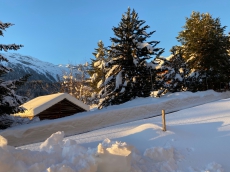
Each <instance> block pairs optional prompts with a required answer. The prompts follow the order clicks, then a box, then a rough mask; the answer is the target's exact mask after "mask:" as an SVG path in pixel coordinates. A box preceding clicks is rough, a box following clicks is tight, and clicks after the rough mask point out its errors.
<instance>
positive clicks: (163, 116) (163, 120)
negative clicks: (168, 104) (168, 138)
mask: <svg viewBox="0 0 230 172" xmlns="http://www.w3.org/2000/svg"><path fill="white" fill-rule="evenodd" d="M162 127H163V128H162V130H163V131H166V122H165V110H162Z"/></svg>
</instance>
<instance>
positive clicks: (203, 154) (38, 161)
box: [0, 91, 230, 172]
mask: <svg viewBox="0 0 230 172" xmlns="http://www.w3.org/2000/svg"><path fill="white" fill-rule="evenodd" d="M195 95H196V96H195V97H198V98H194V97H193V96H194V94H193V93H174V94H170V95H166V96H165V97H163V98H160V99H157V101H156V102H159V103H156V102H155V103H152V102H151V101H150V98H146V102H144V101H145V100H144V99H137V100H134V101H132V102H127V103H126V105H125V104H123V105H120V106H115V107H111V109H109V108H108V109H106V110H104V111H103V112H104V113H106V112H107V118H104V121H114V119H113V118H114V117H112V115H114V114H115V111H118V112H120V113H121V112H122V109H123V111H124V112H125V111H126V113H127V115H128V116H130V115H129V113H128V111H129V110H130V109H132V108H134V109H135V110H136V111H138V107H139V108H140V109H142V108H141V107H143V106H144V108H145V109H147V108H148V107H149V106H153V107H156V104H157V105H158V106H159V109H160V107H161V106H160V105H161V104H162V106H163V104H164V105H165V106H164V107H167V108H168V109H170V108H169V107H171V110H180V109H184V108H187V107H188V105H185V104H186V103H185V101H186V100H187V101H188V102H189V103H190V107H192V106H194V105H197V103H201V102H203V103H204V97H206V99H207V100H206V101H208V98H209V101H212V100H214V97H215V98H216V99H217V98H218V99H220V98H221V97H224V95H225V96H226V97H229V92H226V93H224V94H219V93H214V92H212V91H207V92H200V93H199V94H195ZM192 97H193V98H192ZM202 98H203V100H202V101H200V102H199V100H201V99H202ZM164 99H165V100H164ZM154 100H155V99H154ZM179 100H182V101H179ZM190 100H193V101H190ZM183 102H184V103H183ZM180 103H181V106H180ZM174 104H176V105H177V109H175V105H174ZM229 104H230V99H222V100H219V101H215V102H211V103H207V104H203V105H200V106H196V107H192V108H187V109H184V110H180V111H177V112H174V113H170V114H167V115H166V124H167V131H166V132H163V131H162V129H161V128H162V127H161V126H162V124H161V117H160V116H158V117H154V118H148V119H142V120H138V121H134V122H129V123H126V124H120V125H114V126H110V127H107V128H101V129H98V130H94V131H91V132H87V133H84V134H79V135H74V136H69V137H65V138H64V132H62V131H65V129H66V125H62V124H63V123H61V121H65V119H64V118H63V119H59V120H56V123H58V122H59V124H60V128H57V129H62V130H59V132H56V133H54V134H53V135H52V136H51V137H49V138H48V139H47V140H46V141H44V142H42V143H36V144H31V145H25V146H22V147H18V148H14V147H12V146H8V145H7V141H6V139H4V138H3V137H1V138H0V172H5V171H31V172H32V171H49V172H74V171H79V172H223V171H225V172H229V171H230V163H229V159H230V149H229V143H230V113H229V112H230V106H229ZM148 105H149V106H148ZM144 108H143V109H144ZM125 109H126V110H125ZM148 110H149V109H147V111H148ZM132 112H134V110H133V111H132ZM139 112H145V111H143V110H142V111H139ZM166 112H167V109H166ZM149 113H150V112H149V111H148V112H146V113H144V116H145V115H146V114H149ZM155 113H156V112H155V111H153V114H152V116H154V115H155ZM83 114H84V113H82V117H81V118H79V119H82V118H83ZM87 114H90V116H91V117H95V118H96V115H100V114H98V112H97V111H94V112H87V113H85V116H86V117H88V115H87ZM122 114H123V113H122ZM134 114H135V113H134ZM140 115H142V114H140ZM119 117H121V115H120V116H119ZM141 117H143V116H141ZM73 118H74V117H72V118H71V119H72V120H73ZM75 118H76V117H75ZM109 118H112V119H111V120H109ZM92 120H93V119H92ZM122 120H123V118H122ZM122 120H121V122H124V121H125V120H123V121H122ZM57 121H58V122H57ZM48 122H49V121H46V122H45V123H44V124H43V126H44V125H45V124H47V126H50V125H51V124H49V123H48ZM75 122H76V121H75ZM41 123H43V122H41ZM41 123H40V122H39V123H37V124H33V125H34V128H33V127H32V124H31V126H30V125H28V126H29V129H28V130H25V128H24V127H25V126H18V127H15V128H12V129H10V130H9V131H8V136H9V134H10V133H11V134H12V132H13V131H15V133H16V134H15V137H16V135H17V134H18V133H20V132H21V135H18V140H20V139H21V140H23V139H26V137H21V136H23V135H25V134H27V135H29V134H30V132H31V133H33V134H34V136H33V137H34V138H36V137H37V135H36V134H35V131H34V130H36V129H37V126H39V125H40V124H41ZM108 123H109V124H110V122H108ZM89 124H91V123H89ZM99 124H101V127H104V125H102V124H105V122H103V121H101V123H99ZM71 125H72V123H70V126H71ZM79 125H80V124H79ZM61 127H62V128H61ZM73 128H74V126H73ZM89 128H91V126H90V125H89ZM13 129H14V130H13ZM67 129H69V128H68V127H67ZM47 130H48V129H47ZM43 131H44V132H45V131H46V130H45V129H44V130H43ZM66 131H67V133H68V130H66ZM25 132H26V133H25ZM2 133H4V132H1V133H0V135H2ZM6 133H7V131H5V134H6ZM38 137H40V136H39V135H38Z"/></svg>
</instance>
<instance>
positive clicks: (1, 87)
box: [0, 21, 29, 129]
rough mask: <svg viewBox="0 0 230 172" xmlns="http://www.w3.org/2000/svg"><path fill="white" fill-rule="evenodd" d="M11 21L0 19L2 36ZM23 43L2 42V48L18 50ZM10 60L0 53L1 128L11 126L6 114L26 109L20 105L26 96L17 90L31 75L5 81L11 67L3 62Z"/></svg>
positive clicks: (0, 34) (0, 48) (0, 33)
mask: <svg viewBox="0 0 230 172" xmlns="http://www.w3.org/2000/svg"><path fill="white" fill-rule="evenodd" d="M12 25H13V24H11V23H2V22H1V21H0V36H3V31H4V30H5V29H6V28H8V27H10V26H12ZM20 47H22V45H16V44H10V45H4V44H0V50H1V51H2V50H4V51H8V50H18V49H19V48H20ZM4 61H5V62H8V60H7V59H6V58H5V57H3V56H2V55H1V54H0V129H5V128H7V127H9V126H10V124H11V123H12V121H11V120H10V118H7V117H6V116H7V115H9V114H14V113H17V112H23V111H24V109H23V108H22V107H19V106H20V105H21V104H22V103H24V102H25V100H26V98H25V97H21V96H19V95H16V94H15V90H16V89H17V88H18V87H19V86H21V85H22V84H23V83H24V82H26V81H27V78H28V77H29V75H26V76H24V77H22V78H20V79H18V80H12V81H3V80H2V76H3V75H4V74H6V73H8V72H10V71H12V70H11V69H10V68H8V67H6V66H4V65H3V64H2V62H4Z"/></svg>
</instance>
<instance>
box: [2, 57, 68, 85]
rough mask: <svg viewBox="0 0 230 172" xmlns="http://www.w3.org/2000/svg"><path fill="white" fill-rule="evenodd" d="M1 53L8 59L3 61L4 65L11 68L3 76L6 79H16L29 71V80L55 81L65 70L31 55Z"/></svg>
mask: <svg viewBox="0 0 230 172" xmlns="http://www.w3.org/2000/svg"><path fill="white" fill-rule="evenodd" d="M1 54H2V55H3V56H4V57H5V58H7V59H8V60H9V62H4V65H5V66H8V67H10V68H12V69H13V71H12V72H10V73H9V74H7V75H6V76H5V77H4V78H5V79H6V80H12V79H17V78H20V77H21V76H23V75H25V74H28V73H29V74H31V75H32V76H31V77H30V79H29V81H34V80H42V81H45V82H57V81H59V78H61V77H62V74H63V73H64V72H66V71H67V68H66V67H63V66H59V65H54V64H52V63H48V62H43V61H41V60H39V59H36V58H34V57H31V56H24V55H21V54H18V53H4V54H3V53H1Z"/></svg>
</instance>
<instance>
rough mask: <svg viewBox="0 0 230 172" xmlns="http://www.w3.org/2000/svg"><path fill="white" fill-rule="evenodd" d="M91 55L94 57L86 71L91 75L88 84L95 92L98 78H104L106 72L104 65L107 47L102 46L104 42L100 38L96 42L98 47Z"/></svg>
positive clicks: (97, 89) (97, 90)
mask: <svg viewBox="0 0 230 172" xmlns="http://www.w3.org/2000/svg"><path fill="white" fill-rule="evenodd" d="M93 55H94V56H95V59H91V64H90V69H89V71H88V73H89V75H90V77H91V82H90V86H91V87H92V89H93V91H94V92H95V93H98V92H99V91H100V89H99V88H98V87H97V85H98V82H100V80H102V79H104V77H105V74H106V73H105V66H104V65H105V62H106V61H107V60H108V59H107V56H108V55H107V49H106V48H105V47H104V44H103V42H102V41H101V40H100V41H99V42H98V48H96V49H95V52H94V53H93Z"/></svg>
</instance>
